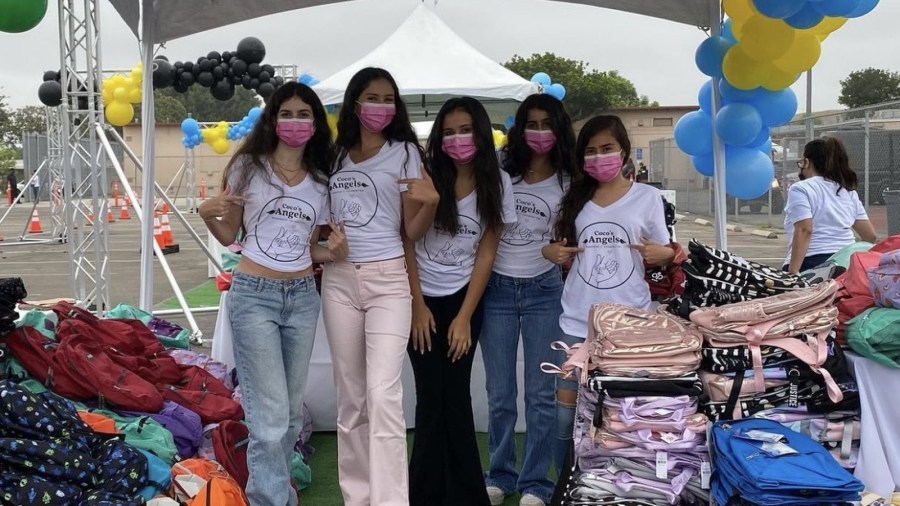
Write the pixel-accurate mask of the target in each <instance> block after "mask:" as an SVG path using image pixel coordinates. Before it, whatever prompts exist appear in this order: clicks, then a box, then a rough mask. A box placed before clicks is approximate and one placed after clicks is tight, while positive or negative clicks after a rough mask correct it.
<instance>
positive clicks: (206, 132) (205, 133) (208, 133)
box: [200, 128, 215, 144]
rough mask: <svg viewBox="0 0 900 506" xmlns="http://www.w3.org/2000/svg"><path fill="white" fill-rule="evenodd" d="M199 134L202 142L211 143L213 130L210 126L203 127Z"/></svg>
mask: <svg viewBox="0 0 900 506" xmlns="http://www.w3.org/2000/svg"><path fill="white" fill-rule="evenodd" d="M200 136H201V137H203V142H206V143H208V144H212V142H213V140H215V139H213V130H212V128H204V129H203V130H201V131H200Z"/></svg>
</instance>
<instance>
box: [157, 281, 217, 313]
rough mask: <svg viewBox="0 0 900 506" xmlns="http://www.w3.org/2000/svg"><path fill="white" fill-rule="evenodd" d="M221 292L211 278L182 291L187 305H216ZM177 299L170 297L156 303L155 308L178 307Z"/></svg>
mask: <svg viewBox="0 0 900 506" xmlns="http://www.w3.org/2000/svg"><path fill="white" fill-rule="evenodd" d="M220 295H221V293H220V292H219V290H217V289H216V281H215V280H214V279H211V280H209V281H207V282H206V283H203V284H202V285H199V286H195V287H194V288H191V289H190V290H188V291H186V292H184V300H186V301H187V303H188V307H192V308H194V307H209V306H218V305H219V298H220ZM180 308H181V306H179V305H178V299H177V298H175V297H170V298H168V299H166V300H164V301H162V302H160V303H159V304H157V305H156V309H180Z"/></svg>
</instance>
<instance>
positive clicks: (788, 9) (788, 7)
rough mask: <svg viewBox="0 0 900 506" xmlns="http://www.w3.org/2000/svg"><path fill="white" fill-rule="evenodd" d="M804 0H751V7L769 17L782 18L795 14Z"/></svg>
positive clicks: (801, 6) (804, 3) (804, 2)
mask: <svg viewBox="0 0 900 506" xmlns="http://www.w3.org/2000/svg"><path fill="white" fill-rule="evenodd" d="M804 5H806V0H753V7H755V8H756V10H757V11H759V13H760V14H762V15H763V16H766V17H769V18H775V19H784V18H788V17H791V16H793V15H794V14H797V12H799V11H800V9H802V8H803V6H804Z"/></svg>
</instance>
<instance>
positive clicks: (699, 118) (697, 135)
mask: <svg viewBox="0 0 900 506" xmlns="http://www.w3.org/2000/svg"><path fill="white" fill-rule="evenodd" d="M674 135H675V144H677V145H678V148H679V149H681V150H682V151H684V152H685V153H687V154H689V155H692V156H701V155H706V154H709V153H712V149H713V144H712V118H710V116H709V114H707V113H705V112H703V111H693V112H689V113H687V114H685V115H684V116H682V117H681V118H680V119H679V120H678V123H675V132H674Z"/></svg>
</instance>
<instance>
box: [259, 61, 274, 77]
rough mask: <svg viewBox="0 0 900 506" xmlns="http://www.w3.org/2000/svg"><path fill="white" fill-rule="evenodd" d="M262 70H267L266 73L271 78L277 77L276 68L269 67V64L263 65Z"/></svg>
mask: <svg viewBox="0 0 900 506" xmlns="http://www.w3.org/2000/svg"><path fill="white" fill-rule="evenodd" d="M262 69H263V70H265V71H266V72H268V73H269V75H270V76H274V75H275V67H273V66H271V65H269V64H268V63H266V64H265V65H263V66H262Z"/></svg>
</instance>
